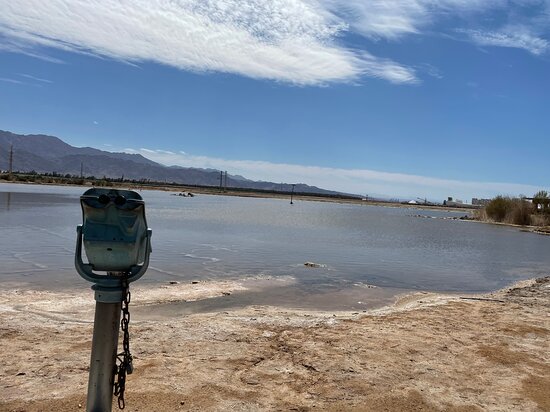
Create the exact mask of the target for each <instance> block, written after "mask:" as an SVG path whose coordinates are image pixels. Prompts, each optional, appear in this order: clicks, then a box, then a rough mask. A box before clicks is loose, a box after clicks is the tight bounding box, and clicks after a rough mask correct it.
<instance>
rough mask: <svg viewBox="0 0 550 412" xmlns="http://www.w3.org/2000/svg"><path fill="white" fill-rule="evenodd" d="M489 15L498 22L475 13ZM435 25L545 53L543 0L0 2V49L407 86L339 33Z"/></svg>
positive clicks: (409, 73)
mask: <svg viewBox="0 0 550 412" xmlns="http://www.w3.org/2000/svg"><path fill="white" fill-rule="evenodd" d="M528 6H529V7H530V9H529V10H528V11H526V10H527V9H526V7H528ZM494 11H497V12H498V13H499V14H498V18H497V20H499V21H500V23H499V22H497V21H496V20H495V19H494V18H493V17H494V15H489V14H484V13H488V12H494ZM443 21H445V22H447V23H448V22H452V24H457V25H458V28H459V31H461V32H462V33H466V34H467V37H468V39H469V40H470V41H472V42H474V43H476V44H483V45H491V46H500V47H520V48H524V49H526V50H528V51H530V52H531V53H533V54H535V55H538V54H542V53H544V52H546V51H548V49H549V44H548V40H546V39H545V37H544V35H545V34H546V35H547V34H548V28H549V27H550V1H549V0H394V1H388V0H270V1H266V0H170V1H168V0H148V1H144V0H48V1H43V0H4V1H1V2H0V51H8V52H20V53H24V54H27V55H29V56H33V57H37V58H41V59H45V60H49V61H53V62H56V63H61V62H62V61H60V60H58V59H57V58H54V57H50V56H47V55H46V54H45V53H44V51H45V50H47V49H48V48H55V49H61V50H65V51H72V52H78V53H85V54H91V55H94V56H99V57H106V58H113V59H118V60H121V61H125V62H128V63H132V64H133V63H139V62H143V61H153V62H157V63H161V64H166V65H170V66H173V67H176V68H179V69H183V70H190V71H195V72H211V71H212V72H214V71H215V72H225V73H233V74H238V75H244V76H248V77H252V78H259V79H271V80H275V81H282V82H288V83H292V84H297V85H319V84H328V83H332V82H355V81H358V80H360V79H361V78H362V77H376V78H381V79H384V80H387V81H390V82H393V83H416V82H418V81H419V80H418V77H417V74H416V72H415V70H414V69H413V68H411V67H409V66H407V65H404V64H401V63H399V62H395V61H393V60H391V59H390V58H388V57H383V56H375V55H373V54H372V53H370V52H369V51H368V50H365V49H363V50H358V49H356V48H351V47H347V46H345V37H344V36H345V34H347V33H350V32H354V33H359V34H361V35H363V36H365V37H367V38H370V39H374V40H377V39H387V40H393V41H395V40H398V39H401V38H402V37H404V36H406V35H414V34H417V35H418V34H425V33H430V32H431V30H436V31H437V30H440V31H441V30H443V31H444V32H445V31H446V32H447V33H448V32H449V30H452V28H448V27H445V28H442V27H441V22H443ZM511 23H514V26H511V25H510V24H511ZM491 25H492V26H494V27H490V26H491ZM526 27H529V30H527V29H525V28H526ZM363 47H365V45H363Z"/></svg>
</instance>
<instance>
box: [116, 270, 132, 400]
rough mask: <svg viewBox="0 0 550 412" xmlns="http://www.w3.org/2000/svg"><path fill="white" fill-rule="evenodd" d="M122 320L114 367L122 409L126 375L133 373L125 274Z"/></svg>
mask: <svg viewBox="0 0 550 412" xmlns="http://www.w3.org/2000/svg"><path fill="white" fill-rule="evenodd" d="M121 284H122V318H121V319H120V328H121V329H122V334H123V337H122V352H121V353H119V354H118V355H117V362H118V365H115V371H114V374H115V377H116V381H115V396H118V407H119V409H124V407H125V403H124V391H125V389H126V375H127V374H128V375H130V374H131V373H132V372H133V371H134V367H133V365H132V355H131V353H130V334H129V331H128V325H129V324H130V311H129V309H128V306H129V305H130V299H131V294H130V285H129V283H128V274H127V273H125V274H124V276H123V278H122V281H121Z"/></svg>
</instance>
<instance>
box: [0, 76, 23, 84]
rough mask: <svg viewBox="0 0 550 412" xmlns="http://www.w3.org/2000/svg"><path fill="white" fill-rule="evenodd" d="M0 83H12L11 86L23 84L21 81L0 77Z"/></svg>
mask: <svg viewBox="0 0 550 412" xmlns="http://www.w3.org/2000/svg"><path fill="white" fill-rule="evenodd" d="M0 82H5V83H13V84H24V82H22V81H21V80H16V79H10V78H9V77H0Z"/></svg>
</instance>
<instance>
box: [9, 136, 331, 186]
mask: <svg viewBox="0 0 550 412" xmlns="http://www.w3.org/2000/svg"><path fill="white" fill-rule="evenodd" d="M12 147H13V165H12V170H13V171H21V172H30V171H33V170H34V171H35V172H38V173H52V172H56V173H59V174H63V175H64V174H71V175H76V176H80V173H81V167H82V171H83V175H84V176H95V177H103V176H105V177H109V178H121V177H124V178H125V179H130V180H142V179H148V180H151V181H156V182H167V183H178V184H183V185H190V186H219V185H220V171H218V170H213V169H200V168H191V167H180V166H164V165H162V164H160V163H156V162H154V161H152V160H149V159H147V158H145V157H143V156H142V155H140V154H129V153H115V152H107V151H104V150H99V149H94V148H92V147H74V146H71V145H69V144H68V143H65V142H64V141H63V140H61V139H59V138H58V137H55V136H48V135H42V134H37V135H34V134H29V135H20V134H15V133H11V132H8V131H3V130H0V170H8V169H9V156H10V150H11V148H12ZM227 187H228V188H242V189H256V190H269V191H284V192H289V191H290V190H291V189H292V184H289V183H273V182H264V181H254V180H250V179H247V178H245V177H242V176H239V175H229V174H228V176H227ZM295 191H296V192H298V193H317V194H323V195H341V194H342V193H339V192H335V191H330V190H325V189H321V188H318V187H315V186H309V185H306V184H303V183H299V184H296V185H295Z"/></svg>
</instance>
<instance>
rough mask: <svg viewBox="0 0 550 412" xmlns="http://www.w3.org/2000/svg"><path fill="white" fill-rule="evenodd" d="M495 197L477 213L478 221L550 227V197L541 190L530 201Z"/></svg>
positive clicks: (523, 198)
mask: <svg viewBox="0 0 550 412" xmlns="http://www.w3.org/2000/svg"><path fill="white" fill-rule="evenodd" d="M528 199H529V198H525V197H523V196H522V197H519V198H512V197H505V196H497V197H495V198H494V199H492V200H491V201H490V202H489V203H488V204H487V205H486V206H485V207H484V208H483V209H481V210H479V211H478V213H477V218H478V219H480V220H486V221H492V222H501V223H511V224H515V225H522V226H526V225H532V226H547V225H550V206H549V205H550V197H549V195H548V192H546V191H544V190H541V191H539V192H537V193H536V194H535V195H534V196H533V197H532V198H531V199H532V200H528Z"/></svg>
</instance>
